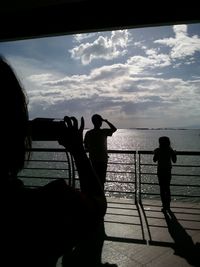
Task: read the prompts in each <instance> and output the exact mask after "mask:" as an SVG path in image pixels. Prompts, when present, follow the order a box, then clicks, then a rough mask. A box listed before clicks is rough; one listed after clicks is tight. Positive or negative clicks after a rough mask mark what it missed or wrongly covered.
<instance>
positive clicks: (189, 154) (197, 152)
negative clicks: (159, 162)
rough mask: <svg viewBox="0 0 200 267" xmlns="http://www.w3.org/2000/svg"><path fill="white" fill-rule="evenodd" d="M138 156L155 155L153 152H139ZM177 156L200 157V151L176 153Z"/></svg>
mask: <svg viewBox="0 0 200 267" xmlns="http://www.w3.org/2000/svg"><path fill="white" fill-rule="evenodd" d="M137 153H138V154H147V155H152V154H154V151H153V150H138V151H137ZM176 154H177V155H183V156H184V155H186V156H200V151H176Z"/></svg>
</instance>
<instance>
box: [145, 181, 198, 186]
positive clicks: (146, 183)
mask: <svg viewBox="0 0 200 267" xmlns="http://www.w3.org/2000/svg"><path fill="white" fill-rule="evenodd" d="M142 185H159V184H158V183H149V182H142ZM170 186H180V187H181V186H182V187H200V185H197V184H170Z"/></svg>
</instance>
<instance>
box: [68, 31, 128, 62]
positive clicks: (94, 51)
mask: <svg viewBox="0 0 200 267" xmlns="http://www.w3.org/2000/svg"><path fill="white" fill-rule="evenodd" d="M128 37H129V33H128V30H119V31H112V32H111V36H110V38H109V37H106V36H99V37H98V38H97V39H96V40H95V41H94V42H93V43H88V42H87V43H81V44H80V45H79V46H76V47H74V48H73V49H71V50H69V52H70V53H71V57H72V58H73V59H80V60H81V62H82V64H83V65H87V64H89V63H90V62H91V61H92V60H94V59H104V60H112V59H114V58H117V57H119V56H121V55H123V54H125V53H126V52H127V51H126V47H127V45H128V41H129V38H128Z"/></svg>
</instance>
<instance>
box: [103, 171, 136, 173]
mask: <svg viewBox="0 0 200 267" xmlns="http://www.w3.org/2000/svg"><path fill="white" fill-rule="evenodd" d="M107 173H119V174H120V173H121V174H122V173H128V174H133V173H135V172H125V171H107Z"/></svg>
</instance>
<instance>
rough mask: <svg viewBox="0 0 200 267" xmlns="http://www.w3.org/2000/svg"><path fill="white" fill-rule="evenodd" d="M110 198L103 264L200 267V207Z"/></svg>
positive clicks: (123, 266) (191, 204) (198, 204)
mask: <svg viewBox="0 0 200 267" xmlns="http://www.w3.org/2000/svg"><path fill="white" fill-rule="evenodd" d="M171 210H172V213H171V214H169V215H165V214H163V213H162V212H161V203H160V202H159V201H158V200H144V201H143V202H142V204H135V201H134V200H130V199H129V200H127V199H118V198H108V210H107V214H106V216H105V227H106V233H107V235H108V238H107V240H106V241H105V244H104V250H103V262H104V261H108V262H111V263H116V264H118V267H133V266H134V267H137V266H138V267H139V266H152V267H156V266H160V267H161V266H162V267H163V266H166V267H168V266H172V267H173V266H176V267H179V266H181V267H187V266H196V267H197V266H200V257H199V253H200V243H199V242H200V203H188V202H173V203H172V205H171Z"/></svg>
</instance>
